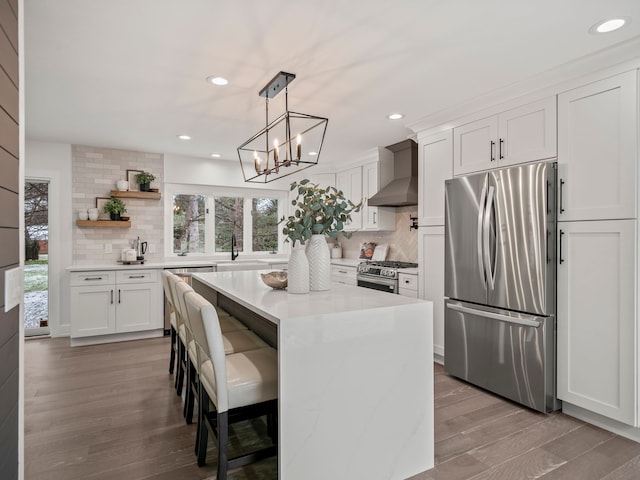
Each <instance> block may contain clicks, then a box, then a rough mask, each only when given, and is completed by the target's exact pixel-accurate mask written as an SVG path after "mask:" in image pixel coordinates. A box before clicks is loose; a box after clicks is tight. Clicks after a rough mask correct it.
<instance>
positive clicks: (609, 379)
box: [557, 220, 638, 426]
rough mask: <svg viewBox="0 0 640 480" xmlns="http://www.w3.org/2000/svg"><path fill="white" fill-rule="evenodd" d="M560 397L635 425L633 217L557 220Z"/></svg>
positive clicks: (634, 241)
mask: <svg viewBox="0 0 640 480" xmlns="http://www.w3.org/2000/svg"><path fill="white" fill-rule="evenodd" d="M558 242H559V245H558V320H557V328H558V339H557V341H558V397H559V398H560V399H561V400H563V401H565V402H568V403H570V404H572V405H576V406H578V407H582V408H584V409H587V410H590V411H592V412H595V413H598V414H600V415H603V416H605V417H608V418H611V419H614V420H617V421H619V422H622V423H625V424H628V425H633V426H637V423H638V415H637V413H638V412H637V406H636V405H637V403H636V402H637V394H638V384H637V375H638V372H637V365H638V359H637V354H636V351H635V345H636V341H637V328H636V313H637V312H636V305H635V298H636V292H637V282H636V274H635V269H636V265H637V256H636V255H637V253H636V251H637V239H636V221H635V220H613V221H591V222H588V221H587V222H560V223H558Z"/></svg>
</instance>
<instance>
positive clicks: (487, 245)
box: [482, 187, 496, 290]
mask: <svg viewBox="0 0 640 480" xmlns="http://www.w3.org/2000/svg"><path fill="white" fill-rule="evenodd" d="M494 195H495V188H494V187H489V192H488V194H487V205H486V207H485V213H484V221H483V225H482V230H483V238H482V250H483V255H484V261H483V263H484V268H485V276H486V278H487V283H488V284H489V288H491V289H492V290H493V288H494V286H495V280H496V275H495V266H494V265H492V264H491V242H490V240H489V234H490V233H491V217H492V212H493V201H494Z"/></svg>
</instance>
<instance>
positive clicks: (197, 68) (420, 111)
mask: <svg viewBox="0 0 640 480" xmlns="http://www.w3.org/2000/svg"><path fill="white" fill-rule="evenodd" d="M24 4H25V5H24V23H25V42H24V45H25V125H26V137H27V140H31V139H33V140H42V141H54V142H64V143H73V144H83V145H92V146H102V147H113V148H123V149H132V150H141V151H150V152H161V153H168V154H176V155H188V156H196V157H206V156H208V155H209V154H211V153H213V152H217V153H220V154H221V155H222V157H223V158H225V159H228V160H236V159H237V153H236V147H237V146H238V145H239V144H241V143H242V142H243V141H244V140H246V139H247V138H248V137H249V136H251V135H252V134H253V133H255V132H256V131H258V130H259V129H261V128H262V127H264V99H263V98H262V97H259V96H258V91H259V90H260V89H261V88H262V87H263V86H264V85H265V84H266V83H267V82H268V81H269V80H270V79H271V78H272V77H273V76H274V75H275V74H276V73H277V72H278V71H280V70H284V71H288V72H292V73H295V74H296V75H297V78H296V79H295V80H294V81H293V83H292V84H291V85H290V87H289V106H290V109H291V110H294V111H297V112H304V113H309V114H314V115H319V116H325V117H328V118H329V127H328V130H327V137H326V140H325V146H324V148H323V151H322V160H321V163H323V162H343V161H348V160H349V159H350V158H352V157H354V156H357V155H361V154H362V153H363V152H365V151H367V150H369V149H371V148H373V147H375V146H384V145H388V144H391V143H395V142H398V141H400V140H403V139H404V138H406V137H407V135H409V134H410V133H411V131H410V130H409V129H408V128H407V127H406V125H410V124H412V123H415V122H417V121H419V120H420V119H421V118H423V117H425V116H428V115H431V114H434V113H436V112H439V111H441V110H445V109H449V108H452V107H456V106H459V105H461V104H463V103H465V102H467V101H469V100H470V99H473V98H476V97H478V96H482V95H486V94H488V93H490V92H493V91H496V89H500V88H503V87H506V86H510V85H514V84H518V83H521V82H523V81H525V80H527V79H530V78H531V77H533V76H534V75H536V74H539V73H540V72H546V71H549V70H552V69H554V68H557V67H559V66H561V65H564V64H567V63H568V62H572V61H574V60H575V59H579V58H581V57H585V56H589V55H593V54H595V53H596V52H598V51H601V50H603V49H608V48H611V47H614V46H616V45H619V44H621V43H624V42H626V43H627V44H628V43H629V42H635V41H636V40H637V39H638V37H639V36H640V1H638V0H389V1H386V0H341V1H338V0H304V1H303V0H298V1H295V0H269V1H266V0H226V1H225V0H183V1H176V0H109V1H105V0H25V2H24ZM612 16H625V17H631V18H632V22H631V24H629V25H628V26H625V27H624V28H623V29H621V30H619V31H617V32H613V33H610V34H606V35H599V36H595V35H591V34H589V33H588V29H589V27H590V26H591V25H593V24H594V23H596V22H597V21H599V20H602V19H605V18H609V17H612ZM209 75H222V76H224V77H226V78H228V79H229V81H230V83H229V85H228V86H226V87H214V86H212V85H210V84H208V83H206V82H205V78H206V77H207V76H209ZM283 97H284V95H282V94H281V95H279V96H278V97H276V99H275V100H273V101H272V102H271V103H270V111H272V112H274V114H280V113H282V110H283V108H282V106H281V104H282V101H280V99H281V98H282V99H283ZM396 111H399V112H402V113H404V114H405V118H404V119H402V120H400V121H396V122H391V121H389V120H387V119H386V115H387V114H389V113H392V112H396ZM182 133H188V134H189V135H191V136H192V137H193V139H192V140H191V141H188V142H185V141H180V140H178V139H177V138H176V136H177V135H178V134H182Z"/></svg>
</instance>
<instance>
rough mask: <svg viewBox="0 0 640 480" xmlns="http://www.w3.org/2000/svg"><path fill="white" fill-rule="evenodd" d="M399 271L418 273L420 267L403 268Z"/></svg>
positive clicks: (408, 273) (410, 273) (411, 273)
mask: <svg viewBox="0 0 640 480" xmlns="http://www.w3.org/2000/svg"><path fill="white" fill-rule="evenodd" d="M398 273H406V274H407V275H418V268H417V267H416V268H401V269H400V270H398Z"/></svg>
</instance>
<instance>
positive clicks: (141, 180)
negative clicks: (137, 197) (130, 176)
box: [136, 172, 156, 192]
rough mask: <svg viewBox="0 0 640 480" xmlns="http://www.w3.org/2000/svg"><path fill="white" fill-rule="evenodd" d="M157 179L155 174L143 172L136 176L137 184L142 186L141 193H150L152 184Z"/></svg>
mask: <svg viewBox="0 0 640 480" xmlns="http://www.w3.org/2000/svg"><path fill="white" fill-rule="evenodd" d="M155 179H156V176H155V175H154V174H153V173H149V172H142V173H139V174H137V175H136V183H137V184H138V185H140V191H141V192H149V191H151V189H150V184H151V182H153V181H154V180H155Z"/></svg>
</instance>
